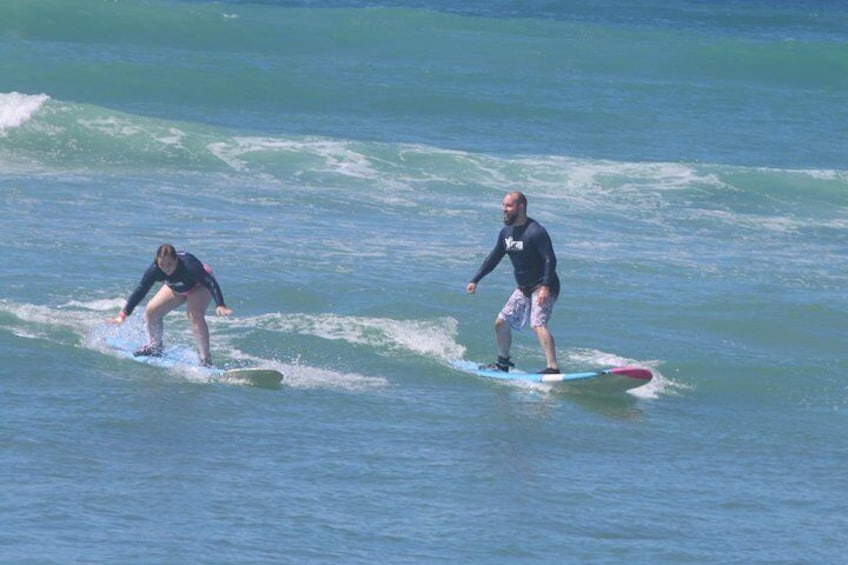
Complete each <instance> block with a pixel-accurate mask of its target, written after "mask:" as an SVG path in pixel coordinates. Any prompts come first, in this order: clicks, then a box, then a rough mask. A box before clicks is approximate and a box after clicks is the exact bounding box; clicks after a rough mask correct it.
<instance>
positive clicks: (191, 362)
mask: <svg viewBox="0 0 848 565" xmlns="http://www.w3.org/2000/svg"><path fill="white" fill-rule="evenodd" d="M105 341H106V345H108V346H109V348H110V349H111V350H113V351H114V352H115V353H116V354H117V355H118V356H119V357H121V358H123V359H130V360H132V361H135V362H136V363H142V364H144V365H151V366H153V367H159V368H161V369H166V370H175V371H181V372H184V373H190V374H192V375H197V376H201V377H205V378H206V379H208V380H209V381H215V382H223V383H231V384H246V385H250V386H255V387H260V388H278V387H279V386H280V383H282V381H283V374H282V373H281V372H279V371H277V370H275V369H265V368H261V367H239V368H235V369H220V368H218V367H202V366H200V365H198V364H197V356H196V354H195V353H194V352H193V351H192V350H190V349H188V348H181V347H173V348H170V349H165V350H164V351H163V352H162V355H161V356H159V357H149V356H139V357H136V356H135V355H133V353H132V350H131V349H129V348H128V347H127V343H126V340H124V339H121V338H120V337H119V336H117V335H111V336H107V337H106V340H105Z"/></svg>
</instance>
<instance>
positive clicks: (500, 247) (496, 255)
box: [471, 230, 506, 284]
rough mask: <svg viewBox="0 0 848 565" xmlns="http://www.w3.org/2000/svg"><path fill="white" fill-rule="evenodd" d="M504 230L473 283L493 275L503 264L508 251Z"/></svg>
mask: <svg viewBox="0 0 848 565" xmlns="http://www.w3.org/2000/svg"><path fill="white" fill-rule="evenodd" d="M503 239H504V238H503V230H501V232H500V233H499V234H498V240H497V241H496V242H495V247H494V249H492V251H491V252H490V253H489V256H488V257H486V258H485V259H484V260H483V264H482V265H480V269H478V270H477V274H476V275H474V278H472V279H471V282H473V283H474V284H477V283H479V282H480V281H481V280H482V279H483V277H485V276H486V275H488V274H489V273H491V272H492V271H494V270H495V267H497V266H498V264H499V263H500V262H501V259H503V258H504V255H506V250H505V249H504V244H503Z"/></svg>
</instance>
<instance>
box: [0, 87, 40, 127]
mask: <svg viewBox="0 0 848 565" xmlns="http://www.w3.org/2000/svg"><path fill="white" fill-rule="evenodd" d="M49 99H50V97H49V96H47V95H46V94H36V95H31V94H21V93H20V92H9V93H5V94H2V93H0V135H4V134H5V133H6V130H9V129H14V128H17V127H20V126H22V125H23V124H24V123H26V122H27V120H29V119H30V118H31V117H32V115H33V114H34V113H35V112H37V111H38V109H39V108H41V106H42V104H44V102H46V101H47V100H49Z"/></svg>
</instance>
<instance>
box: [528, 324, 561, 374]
mask: <svg viewBox="0 0 848 565" xmlns="http://www.w3.org/2000/svg"><path fill="white" fill-rule="evenodd" d="M533 331H534V332H536V337H538V338H539V344H540V345H541V346H542V351H544V353H545V361H547V364H548V367H547V368H548V369H557V370H559V363H557V356H556V344H555V343H554V336H553V335H551V332H550V330H548V328H547V326H538V327H534V328H533Z"/></svg>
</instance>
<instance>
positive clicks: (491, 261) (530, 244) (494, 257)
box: [471, 218, 560, 298]
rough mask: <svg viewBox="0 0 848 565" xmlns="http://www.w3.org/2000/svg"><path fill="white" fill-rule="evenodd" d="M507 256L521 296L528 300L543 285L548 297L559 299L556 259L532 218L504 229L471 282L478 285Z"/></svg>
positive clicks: (547, 236) (547, 240)
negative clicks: (546, 288) (549, 295)
mask: <svg viewBox="0 0 848 565" xmlns="http://www.w3.org/2000/svg"><path fill="white" fill-rule="evenodd" d="M507 254H508V255H509V258H510V260H511V261H512V266H513V269H514V271H515V282H516V283H517V284H518V288H520V289H521V290H522V292H524V294H526V295H528V296H529V295H530V294H531V293H532V292H533V290H534V289H535V288H536V287H538V286H540V285H545V286H547V287H548V288H549V289H550V292H551V296H553V297H555V298H556V297H557V296H559V287H560V285H559V277H558V276H557V274H556V255H555V254H554V247H553V244H552V243H551V237H550V236H549V235H548V232H547V230H545V228H543V227H542V226H541V224H539V223H538V222H537V221H536V220H533V219H532V218H527V221H526V222H525V223H524V224H523V225H521V226H504V227H503V229H502V230H501V232H500V234H498V240H497V242H496V243H495V247H494V249H492V252H491V253H489V256H488V257H486V260H485V261H483V264H482V265H481V266H480V270H479V271H477V274H476V275H474V278H472V279H471V282H472V283H474V284H477V283H479V282H480V280H481V279H482V278H483V277H485V276H486V275H488V274H489V273H491V272H492V271H493V270H494V269H495V267H497V266H498V264H499V263H500V262H501V259H503V257H504V255H507Z"/></svg>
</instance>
